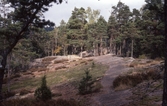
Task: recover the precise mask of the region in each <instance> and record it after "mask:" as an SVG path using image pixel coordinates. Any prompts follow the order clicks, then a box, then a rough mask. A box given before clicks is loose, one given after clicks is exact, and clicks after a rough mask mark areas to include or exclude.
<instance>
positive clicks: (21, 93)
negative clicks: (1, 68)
mask: <svg viewBox="0 0 167 106" xmlns="http://www.w3.org/2000/svg"><path fill="white" fill-rule="evenodd" d="M28 93H31V91H29V90H27V89H22V90H21V91H20V95H26V94H28Z"/></svg>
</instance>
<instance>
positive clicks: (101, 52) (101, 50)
mask: <svg viewBox="0 0 167 106" xmlns="http://www.w3.org/2000/svg"><path fill="white" fill-rule="evenodd" d="M102 46H103V41H102V38H100V56H101V55H103V47H102Z"/></svg>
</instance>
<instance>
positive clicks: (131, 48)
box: [131, 39, 134, 57]
mask: <svg viewBox="0 0 167 106" xmlns="http://www.w3.org/2000/svg"><path fill="white" fill-rule="evenodd" d="M133 43H134V41H133V39H132V44H131V57H133Z"/></svg>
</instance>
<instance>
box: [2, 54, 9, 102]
mask: <svg viewBox="0 0 167 106" xmlns="http://www.w3.org/2000/svg"><path fill="white" fill-rule="evenodd" d="M2 57H3V59H2V61H1V65H2V66H1V67H0V100H2V99H3V97H2V84H3V78H4V73H5V67H6V61H7V54H4V55H3V56H2Z"/></svg>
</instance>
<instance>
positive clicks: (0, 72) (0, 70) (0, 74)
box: [0, 68, 5, 100]
mask: <svg viewBox="0 0 167 106" xmlns="http://www.w3.org/2000/svg"><path fill="white" fill-rule="evenodd" d="M4 72H5V69H4V68H0V100H2V99H3V98H2V84H3V77H4Z"/></svg>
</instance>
